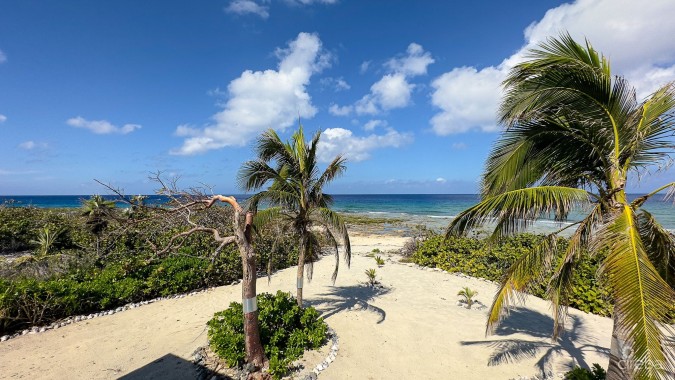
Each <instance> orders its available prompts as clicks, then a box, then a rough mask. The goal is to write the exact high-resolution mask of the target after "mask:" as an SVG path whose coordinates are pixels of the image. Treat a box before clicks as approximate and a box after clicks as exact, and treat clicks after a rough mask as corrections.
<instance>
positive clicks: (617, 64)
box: [431, 0, 675, 135]
mask: <svg viewBox="0 0 675 380" xmlns="http://www.w3.org/2000/svg"><path fill="white" fill-rule="evenodd" d="M672 14H675V2H673V1H669V0H654V1H649V2H636V1H631V0H597V1H596V0H578V1H576V2H574V3H571V4H563V5H560V6H559V7H556V8H553V9H550V10H549V11H548V12H546V14H545V15H544V17H543V18H542V19H541V20H539V21H537V22H534V23H532V24H531V25H530V26H528V27H527V29H525V31H524V36H525V44H524V46H523V47H522V48H521V49H520V50H518V51H517V52H516V53H514V54H513V55H511V56H510V57H507V58H505V59H504V60H503V61H502V62H501V63H500V64H499V65H496V66H489V67H485V68H482V69H478V68H475V67H461V68H455V69H453V70H451V71H450V72H448V73H445V74H443V75H441V76H440V77H438V78H436V79H435V80H434V81H433V83H432V87H433V88H434V93H433V94H432V104H433V105H434V106H436V107H438V108H439V109H440V112H439V113H438V114H436V115H435V116H434V117H433V118H432V119H431V125H432V128H433V130H434V131H435V132H436V133H437V134H439V135H447V134H450V133H461V132H466V131H468V130H471V129H478V130H483V131H487V132H490V131H495V130H497V127H496V112H497V107H498V102H499V99H500V97H501V95H502V94H501V87H500V86H501V82H502V80H503V79H504V78H505V77H506V74H507V73H508V71H509V70H510V69H511V67H513V66H514V65H515V64H517V63H518V62H521V61H522V60H523V59H524V57H525V53H526V51H527V50H528V49H530V48H532V47H535V46H536V45H537V44H539V43H540V42H542V41H545V40H546V38H548V37H557V36H558V35H559V34H560V32H561V31H567V32H569V33H570V34H571V35H572V37H573V38H574V39H575V40H577V41H584V39H585V38H586V39H588V40H589V41H590V42H591V43H592V44H593V47H594V48H596V49H597V50H599V51H601V52H602V53H604V54H605V55H606V56H607V57H608V58H609V59H610V61H611V63H612V70H613V72H614V73H615V74H622V75H625V76H626V77H627V78H628V79H629V80H630V81H631V83H632V84H633V85H634V86H635V87H636V88H637V90H638V96H640V98H642V97H644V96H646V95H648V94H650V93H652V92H653V91H654V90H655V89H656V88H658V87H659V86H661V85H663V84H664V83H666V82H668V81H671V80H675V39H672V38H657V37H655V36H672V35H675V23H672V22H671V20H670V15H672ZM460 88H461V89H462V90H461V91H460V90H459V89H460ZM493 91H494V92H493ZM467 92H468V95H467ZM480 92H483V95H484V96H479V95H480V94H479V93H480Z"/></svg>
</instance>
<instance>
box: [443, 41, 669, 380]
mask: <svg viewBox="0 0 675 380" xmlns="http://www.w3.org/2000/svg"><path fill="white" fill-rule="evenodd" d="M503 86H504V89H505V95H504V97H503V99H502V102H501V106H500V109H499V121H500V124H501V125H503V127H504V130H503V132H502V134H501V136H500V138H499V139H498V141H497V142H496V143H495V145H494V147H493V148H492V151H491V152H490V154H489V157H488V159H487V161H486V164H485V170H484V173H483V175H482V183H481V194H480V195H481V200H480V202H479V203H478V204H476V205H475V206H473V207H471V208H469V209H467V210H465V211H464V212H462V213H461V214H459V215H458V216H457V218H456V219H454V220H453V221H452V223H451V224H450V226H449V227H448V230H447V234H448V235H456V234H464V233H466V232H468V231H470V230H472V229H474V228H476V227H478V226H480V225H483V224H484V223H485V222H487V221H492V222H493V223H495V224H494V226H495V227H494V231H493V232H492V235H491V238H492V239H499V238H500V237H502V236H505V235H508V234H513V233H516V232H518V231H522V230H523V229H524V228H526V227H527V226H528V225H530V224H531V223H532V222H533V221H534V220H536V219H537V218H540V217H543V216H549V217H554V218H555V219H556V220H559V221H564V220H566V219H567V217H568V215H569V213H570V212H571V211H578V212H582V213H583V215H584V216H583V218H581V220H579V221H576V222H574V223H572V224H571V225H568V226H566V227H564V228H562V229H561V230H559V231H557V232H555V233H552V234H550V235H548V236H546V238H545V239H543V240H542V243H541V244H540V245H539V246H537V247H535V248H534V249H533V250H532V251H531V252H529V253H527V254H525V255H523V256H522V257H520V258H519V259H518V260H517V261H516V262H515V263H514V264H513V266H512V267H511V268H510V269H509V270H508V271H507V273H506V274H505V276H504V277H503V279H502V282H501V286H500V288H499V290H498V292H497V294H496V296H495V299H494V302H493V304H492V308H491V310H490V312H489V315H488V322H487V332H488V333H490V332H493V331H494V328H495V327H496V325H497V324H498V323H499V321H500V320H501V318H503V316H504V315H505V313H506V312H507V311H508V307H509V306H510V305H511V304H512V303H513V302H514V301H516V300H517V299H518V298H520V295H522V293H521V292H523V291H526V290H527V286H528V284H530V283H532V282H534V280H536V279H541V276H542V275H543V274H544V273H545V272H546V271H547V270H548V269H550V268H553V269H554V270H553V273H554V275H553V277H552V278H550V280H549V282H548V297H549V298H550V300H551V301H552V303H553V306H554V307H553V313H554V321H555V328H554V337H555V336H556V335H557V334H558V332H560V331H561V330H562V328H563V321H564V319H565V316H566V307H567V305H568V298H567V294H568V291H569V290H570V286H571V275H572V272H573V271H574V270H575V265H576V263H577V262H578V261H579V260H580V258H581V257H582V256H583V255H596V254H598V253H599V252H601V251H602V252H606V253H607V256H606V258H605V259H604V261H603V262H602V265H601V268H600V275H602V276H605V277H606V278H607V279H608V281H609V285H610V287H611V289H612V297H613V301H614V331H613V342H612V353H611V355H610V367H609V370H608V372H609V377H608V379H609V378H638V379H665V378H668V376H672V372H673V371H675V369H674V364H673V363H674V362H675V358H674V357H673V355H674V354H673V352H675V348H673V347H669V346H668V345H669V344H672V343H668V341H667V339H672V337H673V336H674V334H673V329H672V326H671V325H668V321H669V319H668V318H669V317H668V313H669V312H672V310H673V308H674V307H673V305H675V291H674V290H673V287H674V286H675V237H674V236H673V234H671V233H670V232H669V231H667V230H666V229H664V228H663V227H662V226H661V225H660V224H659V223H658V221H657V220H656V219H655V218H654V217H653V216H652V215H651V214H650V213H649V212H647V211H645V210H643V209H641V206H642V205H643V204H644V202H645V201H647V200H648V199H649V198H650V197H652V196H654V195H655V194H657V193H659V192H662V191H666V190H667V191H668V195H672V193H673V190H674V189H675V182H673V183H668V184H665V185H664V186H661V187H659V188H657V189H655V190H654V191H653V192H651V193H649V194H647V195H645V196H642V197H639V198H637V199H634V200H629V198H628V197H627V196H626V183H627V181H628V180H629V176H637V177H638V178H639V177H641V176H644V175H646V174H648V171H650V170H661V169H663V168H667V167H668V166H669V164H670V160H671V158H670V156H669V155H670V154H671V153H673V152H674V151H675V145H674V143H673V136H674V135H675V118H674V115H673V109H674V107H675V87H674V85H673V84H672V83H671V84H667V85H665V86H663V87H661V88H660V89H658V90H657V91H656V92H654V93H653V94H652V95H651V96H649V97H648V98H647V99H646V100H644V101H642V102H638V101H637V99H636V93H635V89H634V88H633V87H631V86H630V85H629V84H628V82H627V81H626V79H624V78H623V77H621V76H613V75H612V74H611V72H610V64H609V61H608V60H607V59H606V58H605V57H604V56H602V55H601V54H599V53H598V52H597V51H596V50H594V49H593V47H592V46H591V45H590V43H589V42H588V41H587V42H586V44H585V45H581V44H579V43H577V42H575V41H574V40H573V39H572V38H571V37H570V36H569V35H566V34H564V35H561V36H560V37H559V38H557V39H549V40H548V41H546V42H544V43H542V44H540V45H539V47H538V48H536V49H532V50H530V51H529V55H528V56H527V57H526V60H525V61H524V62H522V63H520V64H518V65H516V66H515V67H513V68H512V69H511V71H510V73H509V75H508V76H507V78H506V80H505V81H504V83H503ZM568 229H570V230H571V231H573V232H572V235H571V238H570V244H569V246H568V247H567V248H566V250H565V252H564V257H563V259H562V261H560V260H556V259H555V251H556V249H555V248H556V247H555V242H556V238H557V235H558V234H559V233H560V232H562V231H563V230H568ZM671 323H672V321H671ZM668 337H670V338H668ZM618 351H622V352H623V353H624V355H625V353H626V352H628V353H629V354H628V360H627V361H626V360H624V358H625V356H624V357H622V356H621V355H622V354H621V353H619V352H618ZM668 373H671V374H670V375H669V374H668Z"/></svg>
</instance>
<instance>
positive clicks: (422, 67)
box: [385, 42, 434, 76]
mask: <svg viewBox="0 0 675 380" xmlns="http://www.w3.org/2000/svg"><path fill="white" fill-rule="evenodd" d="M432 63H434V59H433V58H432V57H431V53H429V52H425V51H424V49H423V48H422V45H419V44H416V43H414V42H413V43H411V44H410V45H408V49H407V54H406V55H405V56H402V57H396V58H392V59H390V60H389V61H387V63H386V64H385V66H387V67H388V68H389V69H390V70H391V71H393V72H397V73H402V74H405V75H409V76H416V75H424V74H426V73H427V66H429V65H431V64H432Z"/></svg>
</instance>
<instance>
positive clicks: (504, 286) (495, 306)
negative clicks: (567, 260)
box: [485, 234, 557, 335]
mask: <svg viewBox="0 0 675 380" xmlns="http://www.w3.org/2000/svg"><path fill="white" fill-rule="evenodd" d="M556 241H557V236H556V235H555V234H551V235H548V236H546V237H545V238H544V239H542V241H541V242H540V243H539V244H538V245H537V246H535V247H533V248H532V249H531V250H530V251H528V252H527V253H525V254H523V255H522V256H520V257H519V258H518V259H517V260H516V261H515V262H514V263H513V265H511V267H510V268H509V269H508V270H507V271H506V273H505V274H504V276H503V277H502V280H501V283H500V286H499V289H498V290H497V293H496V294H495V298H494V300H493V301H492V306H491V307H490V311H488V321H487V326H486V330H485V334H486V335H488V334H492V333H493V332H494V331H495V329H496V327H497V325H498V324H499V322H500V321H501V320H502V319H503V318H504V317H505V316H506V315H507V314H508V311H509V308H510V307H511V306H512V305H513V304H514V303H515V302H516V301H518V300H520V301H522V300H523V292H524V291H525V290H526V288H527V286H528V284H529V283H531V281H532V280H534V279H536V278H539V277H540V276H541V274H542V273H544V272H545V271H546V269H547V268H548V267H550V265H551V261H552V257H553V256H554V255H555V250H556Z"/></svg>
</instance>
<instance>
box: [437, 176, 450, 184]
mask: <svg viewBox="0 0 675 380" xmlns="http://www.w3.org/2000/svg"><path fill="white" fill-rule="evenodd" d="M436 182H438V183H446V182H448V180H447V179H445V178H443V177H438V178H436Z"/></svg>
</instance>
